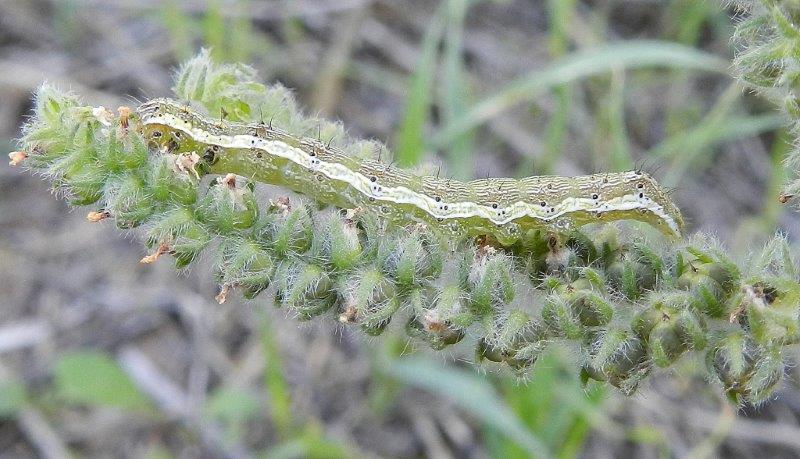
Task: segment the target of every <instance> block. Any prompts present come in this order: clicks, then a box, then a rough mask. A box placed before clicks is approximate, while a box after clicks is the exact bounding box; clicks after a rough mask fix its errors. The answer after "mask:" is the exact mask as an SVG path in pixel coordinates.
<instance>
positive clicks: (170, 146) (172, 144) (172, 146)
mask: <svg viewBox="0 0 800 459" xmlns="http://www.w3.org/2000/svg"><path fill="white" fill-rule="evenodd" d="M179 147H180V144H179V143H178V142H176V141H174V140H170V141H169V144H168V145H167V149H168V150H169V151H176V150H177V149H178V148H179Z"/></svg>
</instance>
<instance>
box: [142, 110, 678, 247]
mask: <svg viewBox="0 0 800 459" xmlns="http://www.w3.org/2000/svg"><path fill="white" fill-rule="evenodd" d="M137 112H138V114H139V116H140V117H141V123H142V125H143V126H144V129H145V131H146V132H145V136H146V137H147V138H148V139H150V141H151V142H152V143H153V144H154V146H156V147H160V148H163V149H166V150H167V151H169V152H172V153H175V154H179V155H180V154H188V155H191V154H192V153H196V154H197V155H198V157H197V158H198V159H197V162H198V164H196V166H197V167H201V168H205V169H207V170H208V171H209V172H211V173H216V174H225V173H234V174H238V175H243V176H249V177H252V178H254V179H255V180H257V181H259V182H263V183H270V184H274V185H281V186H284V187H287V188H289V189H291V190H293V191H297V192H302V193H305V194H307V195H310V196H311V197H312V198H314V199H315V200H317V201H320V202H323V203H326V204H333V205H336V206H338V207H341V208H346V209H352V208H357V207H361V208H373V209H375V210H377V211H378V213H379V214H381V215H382V216H383V217H385V218H387V219H390V220H393V221H395V222H398V223H400V224H408V223H411V222H414V221H421V222H425V223H427V224H428V225H429V226H433V227H439V228H441V229H443V230H445V232H452V233H453V234H454V235H457V236H462V235H467V236H480V235H492V236H494V237H495V238H496V239H497V240H498V241H499V242H500V243H501V244H502V245H510V244H512V243H513V242H515V241H516V240H518V239H519V237H520V235H522V234H524V233H525V232H526V231H527V230H530V229H545V230H547V231H550V232H554V233H567V232H569V231H572V230H574V229H575V228H577V227H579V226H581V225H584V224H587V223H593V222H601V221H615V220H625V219H630V220H639V221H643V222H646V223H649V224H651V225H653V226H654V227H656V228H658V229H659V230H661V231H662V232H664V233H665V234H668V235H670V236H675V237H680V235H681V233H682V231H683V218H682V216H681V213H680V211H679V210H678V208H677V207H676V206H675V204H674V203H673V202H672V201H671V200H670V199H669V197H668V196H667V194H666V193H665V192H664V191H663V190H662V189H661V187H659V185H658V183H656V181H655V180H654V179H653V178H651V177H650V176H649V175H647V174H645V173H643V172H640V171H629V172H620V173H604V174H594V175H587V176H581V177H554V176H534V177H528V178H524V179H521V180H516V179H511V178H499V179H498V178H492V179H483V180H473V181H470V182H460V181H456V180H449V179H443V178H438V177H433V176H416V175H414V174H411V173H409V172H407V171H404V170H400V169H397V168H393V167H391V166H388V165H386V164H384V163H381V162H378V161H374V160H369V159H360V158H354V157H352V156H348V155H347V154H345V153H344V152H342V151H341V150H338V149H336V148H334V147H331V146H330V145H326V144H325V143H322V142H320V141H318V140H315V139H310V138H301V137H297V136H293V135H291V134H289V133H287V132H285V131H282V130H280V129H277V128H275V127H273V126H271V124H270V125H268V124H264V123H260V124H247V123H236V122H224V121H215V120H211V119H209V118H207V117H206V116H204V115H202V114H200V113H198V112H196V111H194V110H192V109H191V108H189V107H187V106H185V105H182V104H180V103H178V102H175V101H173V100H170V99H154V100H151V101H148V102H145V103H144V104H142V105H141V106H140V107H139V108H138V110H137ZM200 163H202V164H200ZM192 166H193V167H194V166H195V165H194V164H193V165H192Z"/></svg>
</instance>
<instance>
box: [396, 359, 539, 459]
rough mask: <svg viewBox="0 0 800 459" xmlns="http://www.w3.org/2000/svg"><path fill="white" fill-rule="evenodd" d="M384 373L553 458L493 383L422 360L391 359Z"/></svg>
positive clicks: (534, 452)
mask: <svg viewBox="0 0 800 459" xmlns="http://www.w3.org/2000/svg"><path fill="white" fill-rule="evenodd" d="M383 371H384V372H385V373H386V374H388V375H390V376H392V377H394V378H396V379H398V380H400V381H402V382H405V383H407V384H410V385H413V386H416V387H419V388H422V389H426V390H429V391H431V392H436V393H438V394H440V395H442V396H444V397H447V398H449V399H450V400H451V401H452V402H453V403H455V404H456V405H458V406H459V407H461V408H462V409H463V410H465V411H467V412H469V413H470V414H472V415H473V416H475V418H477V419H479V420H481V421H483V422H484V423H486V424H487V425H489V426H491V427H493V428H494V429H496V430H498V431H499V432H502V433H503V434H505V436H506V437H508V438H509V439H511V440H513V441H515V442H516V443H518V444H519V445H520V446H522V447H523V448H525V450H526V451H527V452H528V453H530V454H532V455H534V456H535V457H551V456H552V454H551V453H550V451H549V450H548V448H547V447H546V446H545V445H544V444H543V443H542V441H541V440H539V439H538V438H537V437H536V436H535V435H534V434H533V433H532V432H531V431H530V430H528V429H527V428H526V427H525V425H524V424H523V423H522V421H520V419H519V418H518V417H517V416H516V415H515V414H514V412H513V411H512V410H511V409H510V408H509V407H508V405H506V404H505V403H504V402H503V400H502V399H501V398H500V397H499V396H498V395H497V394H496V393H495V391H494V390H493V388H492V386H491V384H490V383H489V380H487V379H484V378H479V377H477V376H476V375H474V374H473V373H469V372H466V371H463V370H456V369H453V368H448V367H445V366H443V365H442V364H441V363H439V362H434V361H432V360H429V359H426V358H420V357H412V358H405V359H396V360H391V361H389V362H386V365H385V367H384V368H383Z"/></svg>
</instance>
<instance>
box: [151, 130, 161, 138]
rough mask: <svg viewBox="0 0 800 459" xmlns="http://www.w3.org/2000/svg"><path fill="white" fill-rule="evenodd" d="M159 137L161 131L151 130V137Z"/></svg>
mask: <svg viewBox="0 0 800 459" xmlns="http://www.w3.org/2000/svg"><path fill="white" fill-rule="evenodd" d="M160 137H161V131H153V138H154V139H158V138H160Z"/></svg>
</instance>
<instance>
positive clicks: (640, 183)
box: [636, 182, 644, 190]
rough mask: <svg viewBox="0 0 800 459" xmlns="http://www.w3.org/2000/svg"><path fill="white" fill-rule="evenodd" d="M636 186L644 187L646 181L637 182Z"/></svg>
mask: <svg viewBox="0 0 800 459" xmlns="http://www.w3.org/2000/svg"><path fill="white" fill-rule="evenodd" d="M636 188H638V189H640V190H641V189H642V188H644V183H642V182H639V183H637V184H636Z"/></svg>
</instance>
